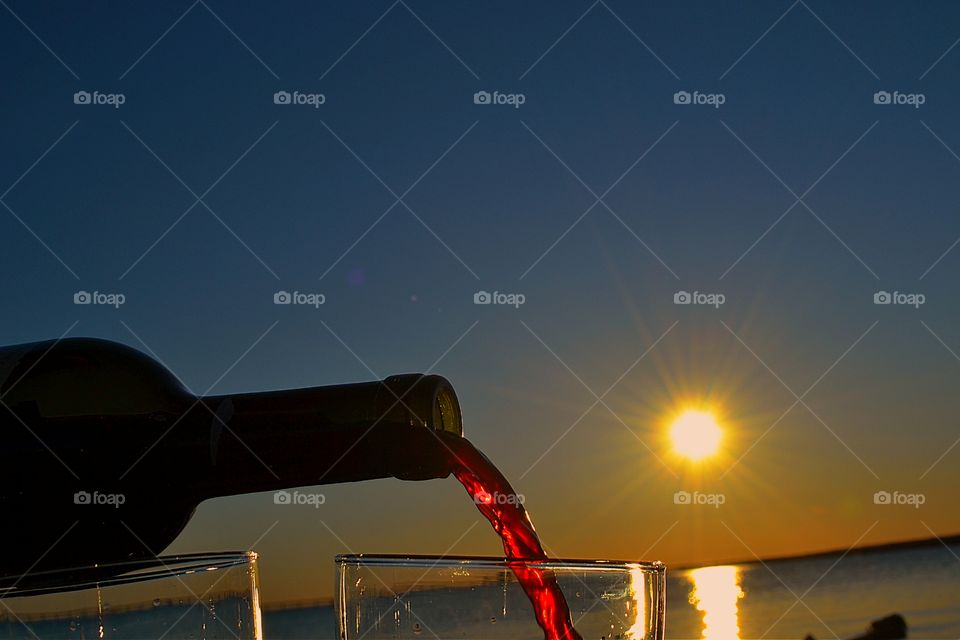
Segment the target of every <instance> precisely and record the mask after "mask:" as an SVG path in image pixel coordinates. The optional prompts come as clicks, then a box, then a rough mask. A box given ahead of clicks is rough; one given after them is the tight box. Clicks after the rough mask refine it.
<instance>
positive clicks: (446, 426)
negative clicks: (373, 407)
mask: <svg viewBox="0 0 960 640" xmlns="http://www.w3.org/2000/svg"><path fill="white" fill-rule="evenodd" d="M383 384H384V385H385V386H386V387H387V389H388V390H389V393H385V394H383V395H382V396H381V399H380V402H381V403H382V405H385V406H383V407H382V409H381V410H380V411H383V409H386V411H385V413H383V414H382V415H387V414H391V415H394V416H396V419H397V420H398V421H400V422H405V423H409V424H410V425H411V426H416V427H426V428H427V429H431V430H433V431H444V432H447V433H452V434H455V435H458V436H462V435H463V417H462V414H461V413H460V402H459V401H458V400H457V394H456V392H455V391H454V390H453V386H452V385H451V384H450V382H449V381H448V380H447V379H446V378H444V377H443V376H438V375H423V374H419V373H414V374H402V375H395V376H390V377H389V378H387V379H386V380H384V381H383Z"/></svg>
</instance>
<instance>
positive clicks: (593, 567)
mask: <svg viewBox="0 0 960 640" xmlns="http://www.w3.org/2000/svg"><path fill="white" fill-rule="evenodd" d="M334 560H335V562H336V564H337V565H345V564H353V565H357V566H370V567H402V566H409V567H419V568H424V569H436V568H447V567H454V566H456V567H460V566H463V565H470V566H473V567H477V568H485V569H509V568H510V567H511V566H515V565H536V566H537V567H541V568H546V569H567V570H571V569H575V570H585V571H616V570H620V571H637V570H639V571H641V572H643V573H649V574H659V575H664V574H665V573H666V568H667V567H666V565H665V564H664V563H662V562H660V561H659V560H657V561H652V562H640V561H634V560H603V559H585V558H546V559H543V558H515V559H510V558H503V557H499V556H451V555H444V556H431V555H416V554H390V553H342V554H338V555H337V556H336V557H335V558H334Z"/></svg>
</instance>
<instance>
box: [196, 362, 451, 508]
mask: <svg viewBox="0 0 960 640" xmlns="http://www.w3.org/2000/svg"><path fill="white" fill-rule="evenodd" d="M199 400H200V401H199V403H198V404H197V406H195V407H194V409H192V410H191V413H192V414H193V416H192V419H191V420H190V422H191V423H192V429H193V431H194V433H195V434H196V435H197V437H198V438H202V439H203V440H204V441H205V443H204V444H205V445H206V446H200V447H197V448H196V449H195V450H198V451H203V450H206V452H207V459H206V460H205V461H204V462H205V464H204V465H203V466H204V467H205V468H206V469H208V473H207V474H205V481H204V482H203V484H204V485H205V486H203V487H199V488H200V489H201V490H202V491H203V492H204V494H205V495H206V497H214V496H222V495H233V494H239V493H253V492H257V491H275V490H279V489H286V488H291V487H299V486H310V485H320V484H335V483H340V482H356V481H360V480H373V479H378V478H388V477H396V478H403V479H412V480H425V479H430V478H442V477H446V476H447V475H449V473H450V465H449V456H448V450H447V448H446V447H445V446H444V445H443V444H442V442H441V439H440V438H439V437H438V433H437V432H440V431H444V429H448V431H447V434H446V437H450V436H459V435H462V432H461V431H460V415H459V406H458V405H457V403H456V396H455V395H454V394H453V391H452V388H450V386H449V383H447V382H446V380H444V379H443V378H440V377H439V376H419V375H417V376H395V377H393V378H388V379H387V380H384V381H382V382H368V383H360V384H349V385H338V386H333V387H315V388H308V389H295V390H286V391H274V392H266V393H250V394H231V395H223V396H207V397H203V398H200V399H199Z"/></svg>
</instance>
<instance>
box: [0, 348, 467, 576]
mask: <svg viewBox="0 0 960 640" xmlns="http://www.w3.org/2000/svg"><path fill="white" fill-rule="evenodd" d="M0 403H2V404H0V442H2V447H0V513H3V514H4V516H5V518H4V520H5V524H4V526H3V527H0V544H2V547H0V548H3V549H4V550H5V551H7V553H5V554H3V556H2V557H0V576H13V577H14V578H15V579H16V577H18V576H19V575H20V574H22V573H23V572H25V571H27V570H30V571H31V572H36V571H41V570H43V569H48V568H57V567H69V566H79V565H86V564H95V563H96V564H105V563H110V562H114V561H129V560H131V559H138V558H152V557H153V556H155V555H158V554H160V553H161V552H162V551H163V549H164V548H165V547H166V546H168V545H169V544H170V542H172V541H173V539H174V538H176V536H177V535H178V534H179V533H180V531H181V530H182V529H183V527H184V526H185V525H186V523H187V522H188V521H189V519H190V516H191V515H192V513H193V511H194V510H195V508H196V507H197V505H198V504H199V503H200V502H202V501H203V500H205V499H208V498H212V497H217V496H224V495H234V494H241V493H252V492H256V491H271V490H278V489H284V488H291V487H298V486H308V485H315V484H332V483H337V482H351V481H358V480H367V479H374V478H385V477H399V478H406V479H427V478H432V477H444V476H446V475H448V473H449V469H447V468H446V464H445V462H444V460H445V457H444V456H443V455H441V453H440V452H439V451H438V444H439V441H438V440H437V438H436V437H435V434H434V432H435V431H448V432H452V433H459V432H461V426H460V413H459V406H458V404H457V401H456V396H455V394H454V392H453V390H452V388H451V387H450V385H449V383H447V382H446V381H445V380H444V379H443V378H440V377H439V376H421V375H417V374H412V375H405V376H394V377H392V378H388V379H387V380H384V381H379V382H370V383H360V384H348V385H338V386H334V387H316V388H312V389H299V390H289V391H276V392H266V393H254V394H237V395H224V396H213V397H196V396H194V395H192V394H191V393H189V392H188V391H186V390H185V389H184V388H183V386H182V385H181V384H180V383H179V382H178V381H177V380H176V378H175V377H174V376H173V375H172V374H171V373H170V372H169V371H167V370H166V369H165V368H164V367H163V366H161V365H160V364H158V363H157V362H155V361H154V360H152V359H151V358H149V357H148V356H146V355H144V354H143V353H140V352H139V351H136V350H134V349H131V348H129V347H126V346H123V345H120V344H117V343H112V342H108V341H103V340H91V339H66V340H61V341H57V342H48V343H34V344H32V345H20V346H15V347H9V348H0Z"/></svg>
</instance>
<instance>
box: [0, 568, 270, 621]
mask: <svg viewBox="0 0 960 640" xmlns="http://www.w3.org/2000/svg"><path fill="white" fill-rule="evenodd" d="M0 584H3V585H6V586H0V637H2V638H25V639H30V640H47V639H48V638H49V639H52V638H57V639H76V640H81V639H83V638H101V639H104V640H111V639H116V640H119V639H120V638H138V639H139V638H154V639H159V638H164V639H165V640H180V639H187V638H191V639H196V638H204V639H205V640H260V639H261V637H262V633H261V625H260V602H259V596H258V591H257V555H256V554H255V553H252V552H247V553H238V552H228V553H213V554H191V555H182V556H171V557H163V558H156V559H154V560H145V561H137V562H123V563H114V564H109V565H99V566H94V567H76V568H72V569H69V570H61V571H47V572H41V573H31V574H30V575H28V576H24V577H13V578H2V579H0Z"/></svg>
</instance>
